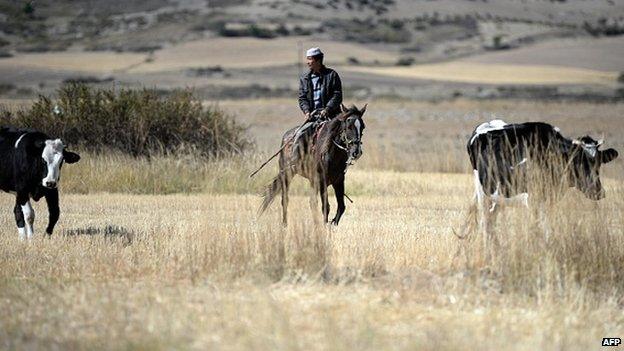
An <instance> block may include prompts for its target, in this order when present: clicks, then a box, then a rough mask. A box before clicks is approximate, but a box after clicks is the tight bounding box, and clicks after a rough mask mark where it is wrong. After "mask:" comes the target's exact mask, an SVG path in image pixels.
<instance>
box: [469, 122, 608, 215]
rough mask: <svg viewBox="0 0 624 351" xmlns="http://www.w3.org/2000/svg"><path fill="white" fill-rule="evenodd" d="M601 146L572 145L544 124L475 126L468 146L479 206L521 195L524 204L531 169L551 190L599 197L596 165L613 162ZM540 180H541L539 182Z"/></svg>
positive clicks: (592, 143) (584, 140)
mask: <svg viewBox="0 0 624 351" xmlns="http://www.w3.org/2000/svg"><path fill="white" fill-rule="evenodd" d="M601 144H602V141H596V140H594V139H592V138H591V137H589V136H584V137H582V138H580V139H577V140H571V139H568V138H566V137H564V136H562V135H561V133H560V131H559V129H558V128H556V127H553V126H551V125H550V124H547V123H541V122H527V123H520V124H507V123H505V122H503V121H501V120H493V121H491V122H487V123H483V124H481V125H479V126H478V127H477V128H476V129H475V130H474V132H473V133H472V136H471V137H470V139H469V141H468V146H467V149H468V154H469V156H470V163H471V164H472V168H473V172H474V177H475V191H476V197H477V200H478V203H479V204H481V203H482V200H483V198H484V197H486V198H487V199H488V200H493V204H492V206H493V207H492V209H491V211H493V210H494V206H495V205H496V202H497V201H498V200H500V199H505V198H511V197H514V196H517V195H523V196H524V201H525V203H526V201H527V199H528V191H529V189H530V188H531V187H530V185H532V184H528V182H530V181H536V180H535V179H533V178H531V177H530V176H529V175H528V170H529V169H530V167H537V168H539V170H540V171H541V172H542V174H543V175H547V179H546V180H547V181H552V184H548V186H549V188H550V190H551V191H555V192H556V191H557V189H560V188H562V187H567V186H569V187H576V188H577V189H579V190H580V191H582V192H583V193H584V194H585V196H587V197H588V198H590V199H592V200H599V199H601V198H603V197H604V196H605V195H604V190H603V188H602V184H601V182H600V166H601V165H602V164H604V163H608V162H610V161H612V160H614V159H615V158H616V157H617V156H618V153H617V151H615V150H614V149H607V150H604V151H602V150H599V147H600V145H601ZM538 181H539V180H538Z"/></svg>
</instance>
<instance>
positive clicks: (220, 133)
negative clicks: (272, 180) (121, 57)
mask: <svg viewBox="0 0 624 351" xmlns="http://www.w3.org/2000/svg"><path fill="white" fill-rule="evenodd" d="M57 95H58V98H57V99H55V100H53V99H51V98H49V97H45V96H39V99H38V100H37V101H36V102H35V103H34V104H33V105H32V106H31V107H30V108H29V109H27V110H20V111H18V112H17V113H15V114H6V115H4V116H0V124H3V125H14V126H18V127H28V128H36V129H38V130H41V131H44V132H46V133H48V134H50V135H53V136H57V137H60V138H62V139H63V140H64V141H65V142H66V143H69V144H71V145H72V146H74V147H76V146H77V147H79V148H81V149H83V150H90V151H95V152H98V151H102V150H109V149H112V150H120V151H122V152H124V153H128V154H131V155H133V156H150V155H154V154H167V153H177V152H180V151H185V152H188V151H193V153H194V154H198V155H202V156H219V155H225V154H230V153H239V152H241V151H242V150H244V149H245V148H246V147H248V146H250V142H249V141H248V139H247V136H246V133H245V129H244V128H243V127H242V126H240V125H239V124H237V123H236V122H235V121H234V120H233V119H232V118H231V117H229V116H227V115H226V114H225V113H223V112H222V111H220V110H218V109H216V108H206V107H204V106H202V104H201V101H199V100H198V99H196V98H195V97H194V96H193V94H192V92H190V91H175V92H173V93H172V94H171V95H169V96H167V97H163V96H162V95H161V94H159V92H157V91H156V90H148V89H142V90H129V89H121V90H115V89H95V88H91V87H89V86H87V85H84V84H79V83H70V84H66V85H63V86H62V87H61V88H60V89H59V90H58V92H57Z"/></svg>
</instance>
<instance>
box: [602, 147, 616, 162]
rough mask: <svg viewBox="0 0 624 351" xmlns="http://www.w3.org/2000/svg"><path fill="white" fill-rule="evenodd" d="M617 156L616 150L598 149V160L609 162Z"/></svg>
mask: <svg viewBox="0 0 624 351" xmlns="http://www.w3.org/2000/svg"><path fill="white" fill-rule="evenodd" d="M617 157H618V152H617V151H615V149H606V150H604V151H600V162H602V163H609V162H611V161H613V160H615V159H616V158H617Z"/></svg>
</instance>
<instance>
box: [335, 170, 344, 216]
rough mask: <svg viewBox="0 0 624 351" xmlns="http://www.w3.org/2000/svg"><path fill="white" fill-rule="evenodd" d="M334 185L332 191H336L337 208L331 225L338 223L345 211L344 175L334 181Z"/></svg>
mask: <svg viewBox="0 0 624 351" xmlns="http://www.w3.org/2000/svg"><path fill="white" fill-rule="evenodd" d="M332 186H333V187H334V192H335V193H336V202H337V203H338V209H337V210H336V217H334V219H333V220H332V224H333V225H338V222H340V217H342V214H343V213H344V211H345V202H344V177H341V178H340V180H338V181H337V182H336V183H334V184H333V185H332Z"/></svg>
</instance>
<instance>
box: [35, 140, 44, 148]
mask: <svg viewBox="0 0 624 351" xmlns="http://www.w3.org/2000/svg"><path fill="white" fill-rule="evenodd" d="M33 147H34V148H35V149H36V150H39V149H43V148H44V147H45V140H41V139H37V140H35V142H34V143H33Z"/></svg>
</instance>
